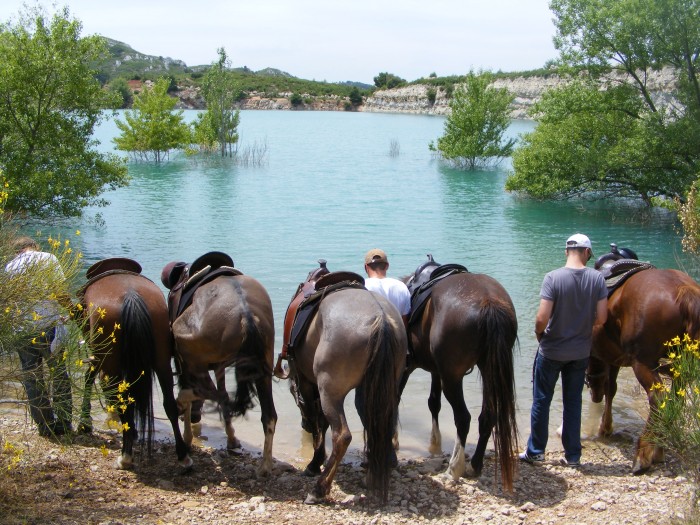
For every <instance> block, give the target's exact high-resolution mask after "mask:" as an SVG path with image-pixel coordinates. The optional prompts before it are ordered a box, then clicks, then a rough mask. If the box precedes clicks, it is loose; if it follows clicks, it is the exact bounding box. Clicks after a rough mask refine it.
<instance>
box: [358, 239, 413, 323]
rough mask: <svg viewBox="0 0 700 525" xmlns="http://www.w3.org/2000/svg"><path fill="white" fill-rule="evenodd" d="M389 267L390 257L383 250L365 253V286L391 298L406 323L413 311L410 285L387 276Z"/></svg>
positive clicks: (390, 300)
mask: <svg viewBox="0 0 700 525" xmlns="http://www.w3.org/2000/svg"><path fill="white" fill-rule="evenodd" d="M388 269H389V259H388V258H387V256H386V253H384V251H383V250H380V249H378V248H375V249H373V250H370V251H368V252H367V254H366V255H365V272H367V276H368V277H367V279H365V287H366V288H367V289H368V290H370V291H372V292H377V293H380V294H382V295H383V296H384V297H386V298H387V299H389V302H390V303H391V304H393V305H394V306H395V307H396V309H397V310H398V311H399V313H400V314H401V318H402V319H403V322H404V325H405V324H406V323H407V322H408V314H409V313H410V311H411V294H410V293H409V291H408V287H407V286H406V285H405V284H404V283H402V282H401V281H399V280H398V279H394V278H393V277H387V276H386V272H387V270H388Z"/></svg>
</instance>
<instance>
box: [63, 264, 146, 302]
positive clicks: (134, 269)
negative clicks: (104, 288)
mask: <svg viewBox="0 0 700 525" xmlns="http://www.w3.org/2000/svg"><path fill="white" fill-rule="evenodd" d="M114 274H131V275H141V265H140V264H139V263H137V262H136V261H134V260H133V259H129V258H127V257H110V258H107V259H102V260H101V261H97V262H96V263H95V264H93V265H92V266H90V268H88V270H87V272H86V273H85V277H86V278H87V282H86V283H85V284H84V285H82V286H81V287H80V289H78V291H77V292H76V295H77V296H78V297H79V298H80V301H81V302H82V300H83V296H84V295H85V290H87V289H88V287H89V286H90V285H92V284H93V283H95V282H97V281H99V280H100V279H102V278H103V277H106V276H108V275H114ZM144 278H145V277H144Z"/></svg>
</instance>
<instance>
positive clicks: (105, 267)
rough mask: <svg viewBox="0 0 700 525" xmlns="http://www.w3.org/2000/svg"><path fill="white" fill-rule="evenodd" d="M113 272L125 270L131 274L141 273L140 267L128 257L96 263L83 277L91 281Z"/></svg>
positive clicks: (113, 258)
mask: <svg viewBox="0 0 700 525" xmlns="http://www.w3.org/2000/svg"><path fill="white" fill-rule="evenodd" d="M113 270H126V271H128V272H132V273H141V265H140V264H139V263H137V262H136V261H134V260H133V259H129V258H128V257H110V258H108V259H102V260H101V261H97V262H96V263H95V264H93V265H92V266H90V268H88V271H87V272H86V274H85V277H87V278H88V279H92V278H93V277H97V276H98V275H100V274H102V273H105V272H109V271H113Z"/></svg>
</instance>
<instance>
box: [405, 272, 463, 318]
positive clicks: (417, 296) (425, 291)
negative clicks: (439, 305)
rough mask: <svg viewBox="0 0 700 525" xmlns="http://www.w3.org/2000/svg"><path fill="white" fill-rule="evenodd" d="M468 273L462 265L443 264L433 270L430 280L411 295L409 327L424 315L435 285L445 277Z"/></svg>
mask: <svg viewBox="0 0 700 525" xmlns="http://www.w3.org/2000/svg"><path fill="white" fill-rule="evenodd" d="M468 272H469V270H467V268H466V267H464V266H462V265H461V264H443V265H441V266H438V267H437V268H436V269H435V270H433V273H432V274H431V276H430V280H429V281H428V282H427V283H423V284H422V285H421V286H419V287H418V288H416V289H415V290H413V293H412V294H411V314H410V316H409V317H408V326H411V324H413V322H415V321H416V319H419V318H420V316H421V315H423V310H424V309H425V303H427V302H428V298H429V297H430V295H431V294H432V293H433V286H434V285H435V283H437V282H439V281H441V280H443V279H444V278H445V277H449V276H450V275H455V274H457V273H468Z"/></svg>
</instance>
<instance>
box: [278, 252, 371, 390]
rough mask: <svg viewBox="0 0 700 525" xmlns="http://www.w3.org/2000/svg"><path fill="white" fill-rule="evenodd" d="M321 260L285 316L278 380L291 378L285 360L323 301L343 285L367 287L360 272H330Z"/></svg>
mask: <svg viewBox="0 0 700 525" xmlns="http://www.w3.org/2000/svg"><path fill="white" fill-rule="evenodd" d="M318 263H319V267H318V268H316V269H314V270H312V271H311V272H310V273H309V275H308V277H307V279H306V281H304V282H303V283H301V284H300V285H299V287H298V288H297V291H296V293H295V294H294V297H293V298H292V301H291V302H290V303H289V306H288V307H287V311H286V313H285V315H284V332H283V338H282V351H281V353H280V354H279V356H278V357H277V364H276V365H275V370H274V375H275V377H277V378H279V379H286V378H287V377H288V374H287V373H286V372H284V371H283V370H282V361H283V360H286V359H290V358H292V351H293V349H294V347H295V346H296V344H297V342H298V341H299V338H300V337H301V336H302V335H303V334H304V333H305V332H306V329H307V328H308V326H309V323H310V322H311V318H312V317H313V315H314V313H316V310H317V308H318V306H319V304H320V303H321V300H322V299H323V298H324V297H326V296H328V295H329V294H331V293H333V292H336V291H338V290H341V289H343V288H362V289H364V287H365V279H364V277H362V276H361V275H358V274H356V273H355V272H346V271H338V272H331V271H330V270H328V268H327V267H326V261H325V260H324V259H319V261H318Z"/></svg>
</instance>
